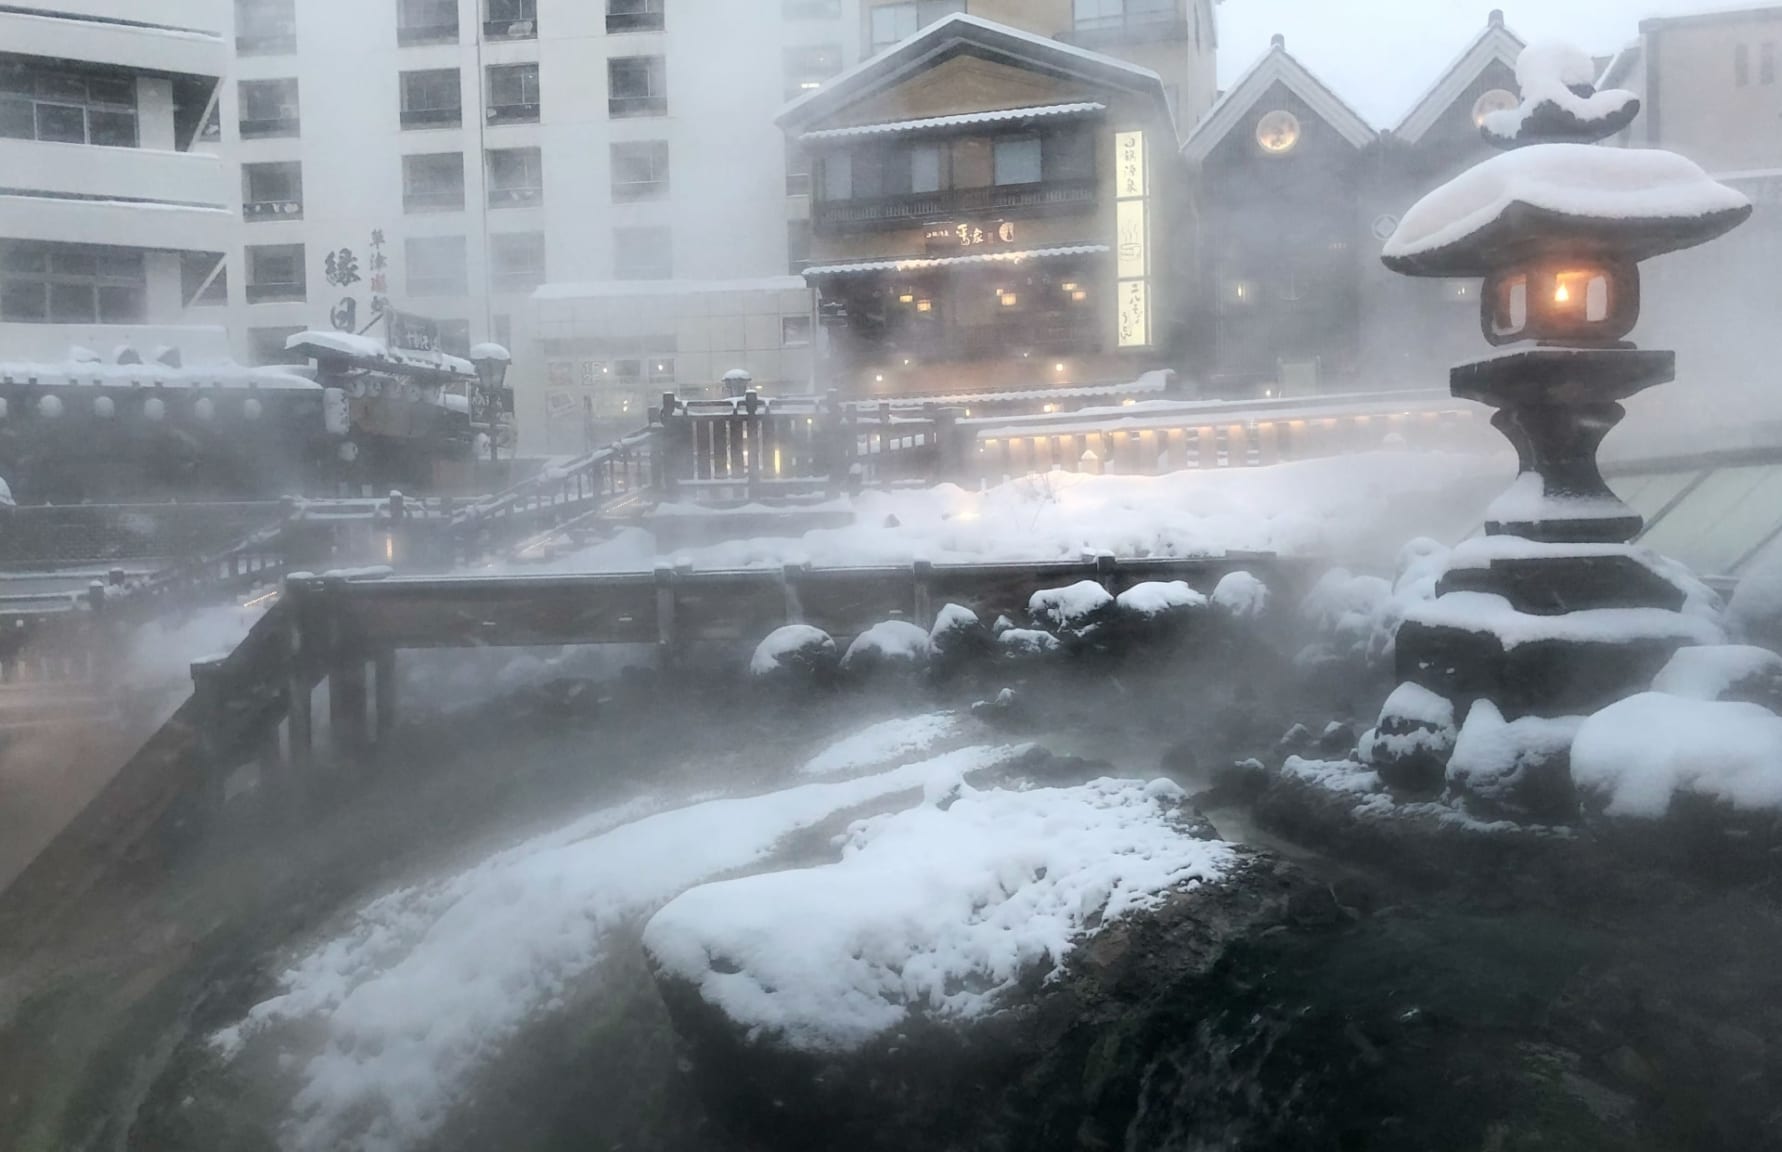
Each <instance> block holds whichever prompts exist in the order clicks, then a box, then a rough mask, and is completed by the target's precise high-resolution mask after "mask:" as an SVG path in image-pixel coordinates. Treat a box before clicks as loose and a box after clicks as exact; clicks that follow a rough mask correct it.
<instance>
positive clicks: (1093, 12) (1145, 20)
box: [1074, 0, 1181, 32]
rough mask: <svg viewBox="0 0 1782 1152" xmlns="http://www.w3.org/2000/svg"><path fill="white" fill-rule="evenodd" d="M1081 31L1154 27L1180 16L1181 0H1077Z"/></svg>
mask: <svg viewBox="0 0 1782 1152" xmlns="http://www.w3.org/2000/svg"><path fill="white" fill-rule="evenodd" d="M1074 2H1075V15H1076V27H1077V31H1079V32H1101V31H1114V30H1121V29H1133V28H1143V27H1147V26H1150V27H1155V26H1156V25H1158V24H1167V23H1170V22H1172V21H1176V20H1179V19H1180V18H1181V13H1179V12H1178V11H1177V10H1176V5H1177V3H1178V2H1179V0H1074Z"/></svg>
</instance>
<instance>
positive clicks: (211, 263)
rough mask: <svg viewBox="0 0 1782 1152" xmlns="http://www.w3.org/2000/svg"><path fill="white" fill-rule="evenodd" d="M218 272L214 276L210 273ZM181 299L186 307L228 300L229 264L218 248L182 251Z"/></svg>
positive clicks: (180, 270) (211, 304) (214, 303)
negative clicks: (215, 249)
mask: <svg viewBox="0 0 1782 1152" xmlns="http://www.w3.org/2000/svg"><path fill="white" fill-rule="evenodd" d="M212 272H215V273H216V275H214V276H212V275H211V273H212ZM179 289H180V299H182V300H184V301H185V302H186V307H187V308H208V307H213V306H216V305H221V304H227V303H229V268H228V265H227V263H225V261H224V260H223V257H222V256H221V255H219V254H217V253H215V252H181V253H180V254H179Z"/></svg>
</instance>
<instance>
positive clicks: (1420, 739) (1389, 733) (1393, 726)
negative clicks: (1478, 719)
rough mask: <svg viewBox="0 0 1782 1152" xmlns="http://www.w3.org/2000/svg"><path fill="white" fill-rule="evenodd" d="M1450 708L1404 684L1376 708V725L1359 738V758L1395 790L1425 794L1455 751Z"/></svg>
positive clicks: (1445, 701) (1442, 700)
mask: <svg viewBox="0 0 1782 1152" xmlns="http://www.w3.org/2000/svg"><path fill="white" fill-rule="evenodd" d="M1457 736H1458V733H1457V732H1456V731H1455V722H1454V705H1453V703H1452V702H1450V701H1449V700H1448V699H1446V698H1445V697H1442V696H1439V695H1437V694H1436V693H1434V692H1431V691H1430V690H1429V689H1427V688H1425V687H1423V686H1422V685H1421V684H1413V683H1411V682H1409V681H1406V682H1405V683H1403V684H1400V685H1399V686H1398V687H1397V688H1395V689H1393V691H1392V695H1390V696H1388V697H1387V698H1386V703H1385V704H1384V705H1382V706H1381V708H1380V720H1379V723H1378V724H1376V725H1375V726H1374V727H1373V728H1371V729H1369V730H1368V731H1367V732H1366V733H1364V734H1363V735H1362V737H1361V741H1360V753H1361V759H1362V760H1363V761H1364V762H1365V763H1367V764H1368V765H1370V766H1371V767H1372V768H1373V769H1374V770H1375V771H1377V772H1379V773H1380V776H1381V778H1382V779H1384V780H1385V781H1386V782H1387V783H1389V784H1392V785H1393V786H1394V787H1398V788H1405V789H1409V790H1412V791H1428V790H1431V789H1433V788H1435V787H1436V786H1437V785H1438V784H1439V783H1440V782H1441V780H1442V778H1443V773H1444V772H1445V771H1446V769H1447V764H1448V757H1449V756H1450V755H1451V754H1452V753H1453V751H1454V741H1455V739H1456V738H1457Z"/></svg>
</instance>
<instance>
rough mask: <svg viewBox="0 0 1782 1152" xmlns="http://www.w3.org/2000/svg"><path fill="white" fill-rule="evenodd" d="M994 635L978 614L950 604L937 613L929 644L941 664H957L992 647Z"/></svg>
mask: <svg viewBox="0 0 1782 1152" xmlns="http://www.w3.org/2000/svg"><path fill="white" fill-rule="evenodd" d="M992 642H993V637H992V636H991V634H990V629H988V628H986V627H984V622H983V621H982V620H980V619H978V614H977V613H976V612H973V611H972V610H971V609H970V608H967V607H964V606H963V605H960V604H948V605H946V606H945V607H943V608H942V609H941V610H940V611H939V612H937V613H935V616H934V626H933V627H932V628H930V629H929V630H928V644H929V647H930V648H931V649H933V652H934V659H935V661H936V662H937V663H939V664H945V665H949V666H957V665H958V664H960V663H963V662H964V661H967V660H969V659H971V658H972V657H974V656H981V655H983V654H985V653H987V652H989V651H990V647H991V644H992Z"/></svg>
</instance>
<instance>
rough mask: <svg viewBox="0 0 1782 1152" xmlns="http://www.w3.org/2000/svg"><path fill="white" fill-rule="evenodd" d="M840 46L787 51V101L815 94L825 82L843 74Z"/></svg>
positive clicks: (815, 46) (811, 45)
mask: <svg viewBox="0 0 1782 1152" xmlns="http://www.w3.org/2000/svg"><path fill="white" fill-rule="evenodd" d="M841 70H842V50H841V45H840V44H806V45H802V46H799V47H796V48H788V49H786V99H788V100H792V99H795V98H797V97H799V96H802V95H804V94H805V93H806V92H815V91H816V90H817V89H819V88H821V87H822V86H823V82H824V81H825V80H828V79H829V78H830V77H832V76H837V75H840V74H841Z"/></svg>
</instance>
